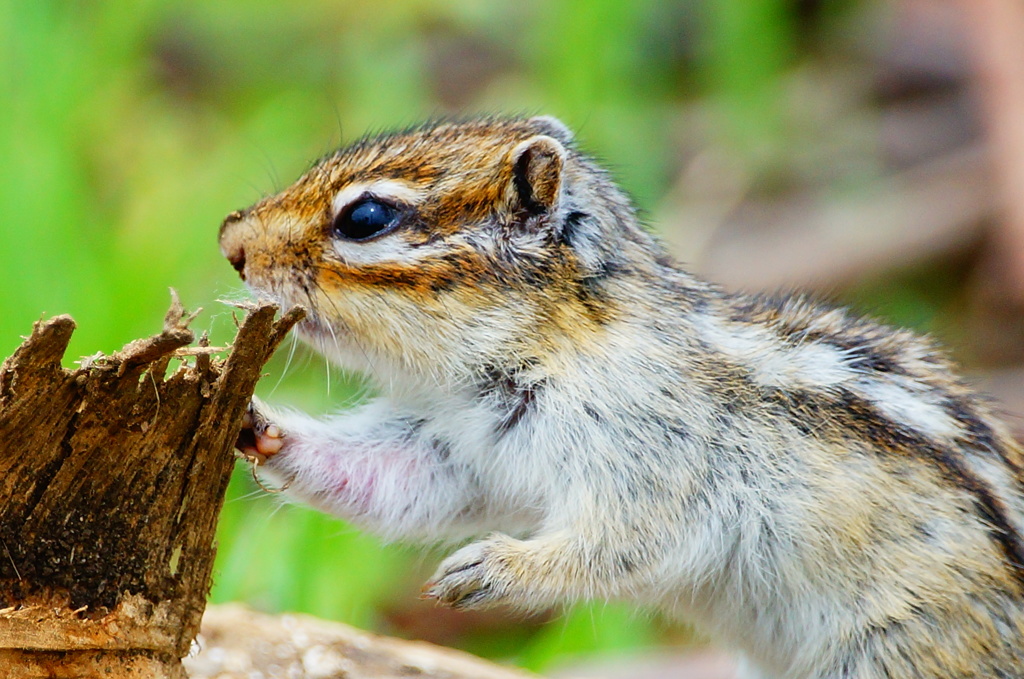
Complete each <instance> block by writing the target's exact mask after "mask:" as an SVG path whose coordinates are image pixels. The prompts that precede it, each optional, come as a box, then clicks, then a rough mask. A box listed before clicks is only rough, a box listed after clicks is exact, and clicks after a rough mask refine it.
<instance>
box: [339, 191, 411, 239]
mask: <svg viewBox="0 0 1024 679" xmlns="http://www.w3.org/2000/svg"><path fill="white" fill-rule="evenodd" d="M399 216H400V213H399V211H398V208H396V207H395V206H393V205H389V204H387V203H385V202H384V201H382V200H380V199H379V198H374V197H373V196H366V197H363V198H360V199H359V200H357V201H355V202H353V203H352V204H351V205H349V206H348V207H346V208H345V209H344V210H342V211H341V212H340V213H339V214H338V216H337V217H335V218H334V223H333V224H331V233H332V234H333V235H335V236H337V237H338V238H344V239H346V240H354V241H362V240H369V239H370V238H373V237H375V236H380V235H382V234H384V233H387V232H389V231H391V230H392V229H394V228H395V227H396V226H397V225H398V218H399Z"/></svg>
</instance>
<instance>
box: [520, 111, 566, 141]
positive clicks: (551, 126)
mask: <svg viewBox="0 0 1024 679" xmlns="http://www.w3.org/2000/svg"><path fill="white" fill-rule="evenodd" d="M527 122H529V123H530V124H531V125H532V126H533V127H534V129H536V130H537V132H539V133H540V134H546V135H548V136H549V137H554V138H555V139H557V140H558V141H560V142H562V143H563V144H564V145H566V146H569V145H570V144H572V140H573V133H572V130H570V129H569V126H568V125H566V124H565V123H563V122H562V121H561V120H559V119H558V118H556V117H554V116H534V117H532V118H530V120H529V121H527Z"/></svg>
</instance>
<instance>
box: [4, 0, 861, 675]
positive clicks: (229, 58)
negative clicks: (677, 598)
mask: <svg viewBox="0 0 1024 679" xmlns="http://www.w3.org/2000/svg"><path fill="white" fill-rule="evenodd" d="M799 4H801V3H796V2H786V1H784V0H703V1H692V0H691V1H686V0H679V1H676V2H669V1H666V0H633V1H630V2H624V1H621V0H525V1H520V2H514V3H513V2H508V3H504V2H493V3H492V2H475V1H471V0H449V1H441V0H393V1H390V2H378V1H369V0H363V1H353V0H350V1H343V2H339V1H335V0H297V1H294V2H288V3H273V2H263V1H258V2H252V1H250V0H245V1H243V0H221V1H220V2H216V3H192V2H170V1H162V0H140V1H133V2H128V1H126V0H92V1H91V2H65V1H60V0H11V1H9V2H4V3H0V87H2V92H3V94H2V95H0V96H2V100H0V159H2V161H0V220H2V223H0V252H2V253H3V257H2V262H3V268H4V270H3V272H2V274H0V355H3V356H6V355H8V354H10V353H11V351H12V350H13V349H14V348H15V347H16V346H17V344H18V343H19V341H20V337H21V336H24V335H26V334H27V333H28V332H29V330H30V328H31V325H32V323H33V321H35V320H37V319H39V318H41V317H48V316H51V315H55V314H58V313H69V314H72V315H73V316H74V318H75V319H76V321H77V322H78V325H79V329H78V331H77V332H76V334H75V336H74V339H73V341H72V346H71V349H70V351H69V356H71V357H75V356H80V355H86V354H93V353H95V352H97V351H103V352H106V353H109V352H112V351H115V350H116V349H118V348H119V347H120V346H122V345H123V344H124V343H126V342H128V341H129V340H131V339H133V338H136V337H142V336H146V335H148V334H151V333H153V332H155V331H157V330H158V329H159V327H160V323H161V319H162V317H163V313H164V311H165V309H166V307H167V304H168V287H169V286H173V287H175V288H176V289H177V290H178V291H179V292H180V294H181V297H182V300H183V301H184V302H185V304H186V306H187V307H188V308H196V307H200V306H201V307H203V308H204V309H205V312H204V313H203V315H201V316H200V317H199V319H197V321H196V322H195V324H194V327H195V328H196V329H197V330H209V331H210V332H211V333H212V337H213V341H214V344H217V343H223V342H226V341H228V340H229V338H230V336H231V330H232V325H231V316H232V312H231V308H230V307H228V306H226V305H224V304H222V303H221V302H219V301H218V300H222V299H242V298H244V297H245V293H244V291H243V289H242V286H241V284H240V282H239V280H238V278H237V276H236V275H235V274H234V272H233V271H232V270H231V268H230V266H228V265H227V263H226V262H225V261H223V260H222V258H221V256H220V253H219V251H218V248H217V239H216V237H217V229H218V226H219V224H220V221H221V219H222V218H223V216H224V215H225V214H227V213H228V212H230V211H231V210H233V209H236V208H239V207H244V206H246V205H248V204H250V203H252V202H254V201H255V200H257V199H259V198H260V197H262V196H264V195H267V194H269V193H272V192H274V191H275V190H277V189H279V188H283V187H284V186H286V185H287V184H288V183H289V182H290V181H291V180H292V179H293V178H294V177H296V176H297V175H298V174H299V173H300V172H301V171H303V170H304V169H305V168H306V167H308V164H309V163H310V162H311V160H312V159H314V158H316V157H318V156H320V155H322V154H323V153H325V152H327V151H328V150H330V149H331V148H332V147H334V146H336V145H339V144H340V143H342V142H345V141H349V140H351V139H353V138H354V137H357V136H359V135H361V134H363V133H364V132H366V131H368V130H375V129H380V128H387V127H391V126H395V125H406V124H409V123H414V122H417V121H419V120H421V119H423V118H426V117H430V116H437V115H444V114H472V113H475V112H523V113H549V114H553V115H556V116H559V117H560V118H562V119H563V120H565V121H566V122H567V123H568V124H569V125H570V126H571V127H573V128H574V129H576V130H577V131H578V133H579V137H580V139H581V141H582V143H583V145H584V146H585V147H586V148H588V149H589V150H591V151H592V152H594V153H595V154H596V155H597V156H598V157H600V158H602V159H604V160H605V161H606V162H607V163H609V164H610V166H611V167H612V168H613V171H614V173H615V174H616V175H617V176H618V178H619V179H620V180H621V182H622V183H623V184H624V185H625V187H626V188H627V189H628V190H629V191H630V192H631V193H632V194H633V195H634V196H635V197H636V199H637V201H638V203H639V204H640V206H641V207H643V208H645V209H647V210H650V209H653V207H654V205H655V203H656V201H657V200H658V199H659V198H660V197H661V196H662V195H663V194H664V193H665V191H666V190H667V187H668V185H669V182H670V181H671V179H672V175H673V173H674V172H676V171H677V169H678V168H677V167H676V166H675V164H676V162H677V160H676V159H675V158H674V157H673V151H672V145H671V144H669V143H667V142H666V140H667V139H669V138H670V137H671V136H672V130H673V126H674V125H678V124H679V120H678V118H677V116H676V111H677V110H678V107H679V106H680V105H681V104H683V103H685V102H689V101H693V100H696V99H698V98H701V99H703V100H705V101H707V102H710V104H709V105H711V106H712V107H714V110H715V111H716V112H717V113H718V114H720V115H718V116H716V119H717V120H720V123H719V124H717V125H716V126H715V127H713V133H714V134H717V135H720V137H721V141H722V143H723V144H725V145H727V146H729V147H730V148H733V149H734V150H735V151H736V153H738V154H740V155H744V154H746V155H748V156H750V157H751V158H755V160H756V157H757V156H758V154H759V153H761V151H760V150H759V149H762V148H763V147H764V146H765V145H766V144H767V145H768V146H769V147H771V146H772V145H773V144H774V145H775V146H776V147H781V146H784V145H785V140H786V136H787V134H789V133H788V132H787V130H786V123H785V116H784V114H783V112H782V111H781V110H780V107H779V100H778V81H779V78H780V77H781V74H783V73H785V72H786V70H787V69H789V68H791V67H792V65H793V63H794V61H795V60H797V59H799V55H800V50H801V49H802V48H803V46H802V45H801V43H800V42H799V41H798V39H797V30H796V22H797V18H798V17H797V5H799ZM849 4H851V3H830V7H831V9H828V10H827V11H824V16H825V19H826V20H827V19H829V18H830V17H832V16H833V15H835V14H836V13H838V12H840V11H845V9H844V8H845V7H846V6H847V5H849ZM279 354H280V355H279V356H278V357H277V358H275V360H274V362H273V363H272V364H271V366H270V367H269V368H268V372H269V373H270V375H269V376H268V377H267V378H266V379H264V381H263V383H262V384H261V387H260V390H259V392H260V394H261V395H262V396H263V397H264V398H267V399H269V400H271V401H274V402H280V403H288V404H290V405H293V406H295V407H299V408H304V409H307V410H310V411H314V412H324V411H328V410H332V409H335V408H339V407H341V406H343V405H344V404H346V403H351V402H353V400H354V399H357V398H358V397H359V395H360V392H361V390H362V386H361V384H360V382H359V381H358V378H356V377H355V376H351V375H343V374H339V373H337V372H334V373H330V372H329V371H328V369H327V368H326V367H325V366H324V365H323V362H322V361H321V360H320V359H319V358H317V357H313V356H310V355H309V354H308V353H307V352H306V351H305V350H304V349H302V348H301V347H300V348H297V349H296V348H295V347H294V346H286V347H285V348H284V349H283V350H282V351H281V352H279ZM69 362H70V359H69ZM439 555H440V553H439V552H427V553H426V554H425V553H424V552H423V551H422V550H420V549H417V548H412V547H408V546H395V545H391V546H385V545H382V544H381V543H379V542H378V541H376V540H375V539H374V538H372V537H368V536H366V535H364V534H362V533H359V532H357V531H355V530H354V529H352V528H349V527H347V526H346V525H344V524H342V523H341V522H339V521H336V520H334V519H330V518H327V517H323V516H321V515H319V514H316V513H314V512H311V511H308V510H305V509H302V508H299V507H293V506H285V505H283V504H282V503H281V502H279V501H278V499H277V498H275V497H272V496H269V495H267V494H266V493H264V492H263V491H261V490H260V489H259V488H257V486H256V485H255V484H254V483H253V481H252V479H251V478H250V476H249V470H248V469H247V468H242V467H241V466H240V467H239V469H238V472H237V474H236V477H235V478H234V480H233V482H232V485H231V488H230V493H229V499H228V501H227V504H226V506H225V510H224V514H223V518H222V526H221V533H220V541H219V552H218V562H217V569H216V574H215V582H214V587H213V592H212V600H213V601H227V600H244V601H248V602H250V603H251V604H253V605H255V606H257V607H259V608H262V609H265V610H270V611H284V610H290V611H303V612H308V613H313V614H316V615H320V616H324V617H328V618H335V619H339V620H343V621H346V622H350V623H353V624H356V625H359V626H362V627H366V628H371V629H382V630H384V631H389V630H393V629H394V628H395V626H396V623H395V622H394V620H395V615H393V614H391V613H388V611H394V610H396V609H401V608H402V607H405V606H408V601H410V600H413V599H415V594H416V591H417V587H418V583H419V582H420V580H421V578H423V577H425V576H426V575H428V574H429V572H430V571H431V569H432V567H433V565H434V564H435V563H436V559H437V557H438V556H439ZM481 626H483V623H481ZM487 626H490V627H489V628H490V629H492V632H491V634H490V636H489V637H488V636H487V635H486V634H483V635H481V634H476V635H474V634H473V633H466V634H454V633H453V636H452V637H451V639H449V641H451V642H452V643H456V644H459V645H462V646H465V647H468V648H470V649H472V650H476V651H480V652H484V653H488V654H491V655H494V656H498V657H501V658H504V659H508V660H511V661H513V662H519V663H522V664H524V665H526V666H529V667H531V668H534V669H544V668H546V667H549V666H550V665H551V664H552V663H555V662H559V661H560V659H561V658H563V657H564V656H565V655H566V654H574V653H586V652H592V651H594V650H608V649H631V648H638V647H642V646H644V645H648V644H651V643H654V642H656V641H657V640H659V639H661V638H662V637H663V636H664V634H665V632H664V628H662V627H661V626H660V625H659V623H657V622H655V621H652V620H649V619H648V618H646V617H644V615H643V614H635V613H632V612H630V611H629V610H628V609H625V608H621V607H618V606H611V605H605V604H594V605H589V606H588V605H584V606H581V607H579V608H577V609H574V610H573V611H569V612H565V613H560V614H557V617H556V618H555V619H554V620H553V621H550V622H548V623H546V624H539V623H537V622H533V623H530V624H529V625H527V626H526V628H524V629H525V631H513V628H512V627H509V626H502V625H496V624H495V623H493V622H487ZM398 631H399V632H400V633H401V630H400V629H399V630H398Z"/></svg>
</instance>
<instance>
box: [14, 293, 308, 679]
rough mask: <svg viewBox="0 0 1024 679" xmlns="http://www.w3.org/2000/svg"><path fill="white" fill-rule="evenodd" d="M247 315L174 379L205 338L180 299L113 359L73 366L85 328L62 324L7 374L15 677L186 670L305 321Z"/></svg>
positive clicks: (37, 332) (27, 349)
mask: <svg viewBox="0 0 1024 679" xmlns="http://www.w3.org/2000/svg"><path fill="white" fill-rule="evenodd" d="M247 312H248V313H247V315H246V318H245V320H244V322H243V323H242V324H241V326H240V327H239V329H238V334H237V336H236V338H235V341H234V344H233V346H232V348H231V352H230V354H229V355H228V356H227V358H225V359H219V358H215V357H211V356H210V355H209V354H208V353H206V352H205V351H201V352H198V354H199V355H197V356H196V357H195V358H194V359H193V360H192V361H191V363H188V362H186V361H185V360H184V358H182V359H181V360H182V363H181V365H179V366H178V367H177V368H176V369H174V370H173V371H171V372H170V374H166V373H167V372H168V370H167V368H168V365H169V364H170V361H172V360H173V359H174V357H175V356H176V355H177V352H179V351H180V350H182V349H183V348H184V347H186V346H187V345H188V344H190V343H191V342H192V340H193V333H192V331H191V330H189V329H188V323H189V321H191V320H192V316H190V315H188V314H187V313H186V312H185V311H184V309H183V308H182V307H181V304H180V303H179V302H178V300H177V298H176V296H175V298H174V300H173V304H172V306H171V309H170V311H169V312H168V314H167V318H166V319H165V324H164V330H163V332H161V333H160V334H159V335H156V336H154V337H151V338H149V339H146V340H136V341H135V342H132V343H130V344H128V345H127V346H126V347H125V348H124V349H122V350H121V351H119V352H116V353H115V354H113V355H112V356H94V357H90V358H89V359H86V360H83V361H82V364H81V367H80V368H78V369H76V370H68V369H65V368H64V367H63V366H62V365H61V359H62V357H63V355H64V352H65V350H66V348H67V344H68V340H69V339H70V337H71V333H72V332H73V331H74V328H75V323H74V321H73V320H72V319H71V318H70V317H68V316H58V317H56V318H53V319H50V320H49V321H45V322H39V323H37V324H36V325H35V328H34V330H33V332H32V336H31V337H29V338H28V339H27V340H26V341H25V342H24V344H22V345H21V347H20V348H19V349H18V350H17V351H16V352H15V353H14V354H13V355H12V356H11V357H10V358H8V359H7V360H6V361H5V362H4V363H3V365H2V367H0V440H2V441H3V442H4V445H3V447H2V448H0V506H2V508H3V521H2V522H0V667H2V668H4V670H5V674H4V676H6V677H93V676H104V677H109V678H110V679H121V678H124V677H133V678H134V677H147V678H149V677H174V678H176V679H180V678H181V677H184V676H185V672H184V669H183V668H182V666H181V663H180V658H181V657H183V656H184V655H185V654H186V653H188V651H189V647H190V644H191V643H192V639H193V638H194V637H195V635H196V633H197V632H198V630H199V623H200V619H201V617H202V613H203V609H204V607H205V603H206V594H207V592H208V590H209V585H210V573H211V570H212V568H213V559H214V553H215V550H214V549H213V539H214V531H215V529H216V521H217V516H218V514H219V512H220V508H221V504H222V503H223V499H224V492H225V489H226V487H227V483H228V479H229V476H230V473H231V468H232V465H233V463H234V455H233V453H232V447H233V443H234V440H235V436H236V434H237V432H238V429H239V425H240V422H241V419H242V415H243V413H244V411H245V408H246V406H247V405H248V403H249V400H250V398H251V396H252V393H253V390H254V388H255V386H256V382H257V380H258V379H259V376H260V370H261V369H262V367H263V365H264V363H265V362H266V361H267V360H268V359H269V358H270V356H271V354H272V353H273V351H274V349H275V347H276V346H277V345H278V343H279V342H280V341H281V340H282V339H283V338H284V336H285V334H286V333H287V332H288V330H289V329H290V328H291V327H292V326H293V325H294V324H295V323H296V322H298V321H299V320H300V319H301V317H302V310H301V309H293V310H291V311H289V312H287V313H285V314H284V315H283V316H282V317H281V318H280V319H279V320H277V321H275V320H274V317H275V314H276V312H277V308H276V307H274V306H271V305H266V304H263V305H254V306H252V307H250V308H248V309H247ZM201 344H206V342H205V339H204V340H203V341H201ZM196 353H197V352H195V351H184V352H183V354H185V355H191V354H196Z"/></svg>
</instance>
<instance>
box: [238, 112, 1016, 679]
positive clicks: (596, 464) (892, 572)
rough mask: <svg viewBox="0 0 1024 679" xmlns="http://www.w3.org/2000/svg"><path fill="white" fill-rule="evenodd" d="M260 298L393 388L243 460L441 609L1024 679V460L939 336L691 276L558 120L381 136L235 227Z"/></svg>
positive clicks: (831, 668)
mask: <svg viewBox="0 0 1024 679" xmlns="http://www.w3.org/2000/svg"><path fill="white" fill-rule="evenodd" d="M220 245H221V249H222V251H223V253H224V255H225V256H226V257H227V258H228V260H229V261H230V262H231V264H232V265H233V266H234V268H235V269H237V271H238V272H239V274H241V276H242V278H243V279H244V280H245V282H246V283H247V284H248V286H249V287H250V288H251V289H252V290H253V291H254V292H255V293H256V294H257V295H260V296H262V297H267V298H270V299H272V300H275V301H277V302H279V303H280V304H283V305H292V304H301V305H304V306H306V307H307V308H308V310H309V314H308V317H307V319H306V320H305V321H303V322H302V323H301V324H300V326H299V327H298V332H299V333H300V335H301V336H302V337H303V338H304V339H305V340H306V341H308V342H309V343H311V344H312V345H313V346H314V347H315V348H317V349H318V350H319V351H320V352H322V353H323V354H324V355H325V356H326V357H327V358H328V359H329V360H331V361H334V362H336V363H338V364H340V365H342V366H345V367H348V368H353V369H357V370H362V371H364V372H366V374H367V375H369V376H370V377H371V378H372V379H374V380H375V381H376V382H377V383H378V385H379V387H380V390H381V392H382V395H381V396H380V397H379V398H376V399H375V400H373V401H371V402H369V403H367V404H365V405H363V406H361V407H357V408H355V409H352V410H350V411H348V412H343V413H341V414H339V415H336V416H333V417H328V418H314V417H310V416H307V415H304V414H300V413H296V412H285V411H279V410H274V409H271V408H269V407H267V406H264V405H262V404H259V403H257V404H255V406H254V409H253V411H252V414H251V417H250V418H249V420H248V422H247V423H246V425H245V429H244V430H243V432H242V436H241V437H240V443H239V446H240V448H242V449H244V450H245V451H246V452H248V453H250V454H253V455H256V456H258V457H260V459H261V461H263V462H265V469H266V470H268V471H269V472H270V473H271V474H272V476H273V477H274V478H275V479H277V480H278V481H279V482H281V483H286V484H287V485H288V488H289V489H290V492H291V493H294V494H295V495H296V496H298V497H299V498H302V499H304V500H305V501H307V502H308V503H309V504H311V505H313V506H315V507H318V508H320V509H322V510H324V511H326V512H330V513H332V514H336V515H338V516H341V517H344V518H346V519H348V520H351V521H353V522H355V523H356V524H359V525H362V526H365V527H367V528H368V529H370V530H373V531H376V532H378V533H381V534H383V535H385V536H387V537H391V538H411V539H415V540H435V539H437V538H460V537H468V536H480V535H482V534H485V533H489V535H487V536H486V537H483V538H482V539H479V540H477V541H475V542H471V543H469V544H468V545H467V546H464V547H462V548H461V549H459V550H458V551H456V552H455V553H454V554H452V555H451V556H450V557H449V558H447V559H446V560H445V561H444V562H443V563H441V565H440V567H439V569H438V571H437V573H436V574H435V576H434V577H433V579H432V581H431V582H430V583H429V584H428V585H427V586H426V588H425V594H426V596H428V597H430V598H433V599H436V600H437V601H439V602H441V603H443V604H447V605H450V606H455V607H457V608H477V607H484V606H491V605H494V604H506V605H510V606H512V607H517V608H521V609H535V608H538V607H545V606H549V605H551V604H555V603H559V602H569V601H573V600H578V599H592V598H606V599H629V600H632V601H635V602H637V603H638V604H640V605H641V606H644V607H654V608H657V609H660V610H661V611H664V612H666V613H668V614H669V615H671V616H676V617H679V618H682V619H684V620H687V621H691V622H693V623H695V624H696V625H698V626H699V627H700V628H702V629H703V630H705V631H706V632H707V633H708V634H709V635H710V636H711V637H712V638H713V639H714V640H715V641H716V642H717V643H719V644H720V645H722V646H724V647H726V648H729V649H733V650H735V651H736V652H737V653H738V654H740V655H741V657H743V658H744V659H745V666H746V672H747V675H748V676H751V677H779V678H781V677H787V678H792V679H796V678H811V677H851V678H852V677H857V678H869V677H886V678H889V679H900V678H904V677H916V678H917V677H963V678H966V677H1024V538H1022V531H1024V472H1022V469H1024V457H1022V451H1021V448H1020V447H1019V446H1018V445H1017V444H1016V443H1015V442H1014V441H1013V440H1012V439H1011V438H1010V436H1009V435H1008V433H1007V429H1006V427H1005V426H1004V425H1003V424H1001V423H1000V422H999V421H998V420H997V419H996V418H995V417H993V415H992V412H991V409H990V407H989V406H988V405H986V404H985V402H984V401H983V400H982V399H981V398H979V397H978V396H976V395H974V394H973V393H972V392H971V391H970V390H969V389H968V388H967V387H966V386H965V384H964V382H963V381H962V380H961V379H960V378H958V377H957V376H955V375H954V373H953V369H952V367H951V364H950V362H949V361H948V360H947V359H946V358H945V357H944V356H943V355H942V354H941V353H940V352H939V351H938V350H937V349H936V348H935V347H934V346H933V345H932V344H931V343H930V342H929V341H927V340H925V339H922V338H921V337H918V336H916V335H915V334H913V333H911V332H909V331H906V330H898V329H893V328H889V327H885V326H883V325H880V324H878V323H875V322H873V321H870V320H864V319H862V318H858V317H856V316H854V315H851V314H850V313H848V312H847V311H844V310H842V309H838V308H829V307H826V306H821V305H818V304H815V303H812V302H810V301H807V300H805V299H804V298H802V297H799V296H778V297H770V296H751V295H745V294H733V293H728V292H725V291H723V290H721V289H720V288H718V287H716V286H714V285H712V284H710V283H707V282H705V281H702V280H700V279H699V278H697V277H695V276H693V275H690V274H689V273H687V272H685V271H684V270H682V269H681V268H680V267H679V266H677V265H676V264H675V263H674V262H673V260H672V259H671V258H670V257H669V256H668V255H667V254H666V253H665V252H664V251H663V250H662V248H661V247H660V246H659V245H658V244H657V242H656V241H655V240H654V239H653V238H652V237H651V236H650V235H648V234H647V233H646V232H645V231H644V230H642V229H641V227H640V226H639V225H638V220H637V216H636V213H635V210H634V208H633V207H632V205H631V203H630V201H629V200H628V199H627V197H626V196H625V195H624V194H623V192H622V191H620V190H619V189H618V188H617V187H616V185H615V184H614V183H613V182H612V180H611V179H610V178H609V176H608V175H607V174H606V173H605V172H604V171H603V170H602V169H601V168H599V167H598V166H597V165H596V164H595V163H594V162H593V161H592V160H591V159H589V158H588V157H587V156H586V155H584V154H583V153H582V152H580V151H579V150H578V149H577V146H576V144H575V142H574V139H573V135H572V133H571V132H570V131H569V130H568V129H567V128H566V126H565V125H563V124H562V123H561V122H559V121H558V120H556V119H554V118H550V117H536V118H529V119H520V118H483V119H477V120H468V121H461V122H453V121H442V122H437V123H431V124H426V125H423V126H421V127H416V128H413V129H409V130H405V131H401V132H396V133H393V134H383V135H380V136H371V137H367V138H364V139H361V140H359V141H357V142H355V143H354V144H352V145H351V146H349V147H347V148H345V149H342V150H340V151H338V152H337V153H334V154H332V155H330V156H328V157H326V158H324V159H323V160H321V161H320V162H318V163H317V164H316V165H315V166H314V167H313V168H312V169H311V170H309V171H308V172H307V173H306V174H305V175H304V176H302V177H301V178H300V179H299V180H298V181H297V182H296V183H295V184H294V185H293V186H291V187H290V188H288V189H286V190H284V191H283V192H281V193H280V194H278V195H275V196H272V197H269V198H266V199H264V200H262V201H260V202H259V203H257V204H256V205H254V206H252V207H250V208H248V209H246V210H241V211H238V212H234V213H232V214H230V215H229V216H228V217H227V219H226V220H225V221H224V224H223V226H222V227H221V230H220Z"/></svg>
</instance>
